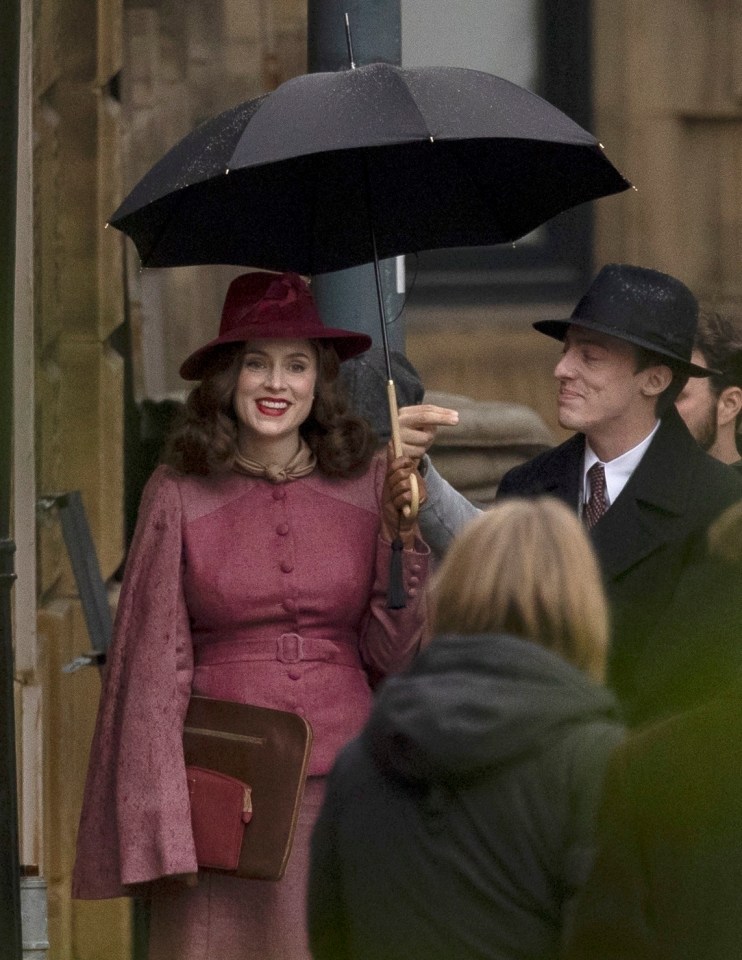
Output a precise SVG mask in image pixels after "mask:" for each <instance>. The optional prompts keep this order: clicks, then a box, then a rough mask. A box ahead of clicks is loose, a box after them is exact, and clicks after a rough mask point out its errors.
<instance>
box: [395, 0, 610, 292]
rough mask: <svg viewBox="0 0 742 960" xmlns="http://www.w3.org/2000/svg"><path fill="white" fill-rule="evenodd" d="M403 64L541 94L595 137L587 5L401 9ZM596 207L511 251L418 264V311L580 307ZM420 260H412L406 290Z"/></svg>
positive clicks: (534, 2) (425, 0)
mask: <svg viewBox="0 0 742 960" xmlns="http://www.w3.org/2000/svg"><path fill="white" fill-rule="evenodd" d="M401 8H402V64H403V66H405V67H413V66H422V65H435V64H438V65H455V66H464V67H471V68H473V69H477V70H485V71H487V72H489V73H495V74H498V75H499V76H503V77H506V78H507V79H508V80H511V81H513V82H514V83H518V84H520V85H521V86H524V87H527V88H528V89H529V90H533V91H534V92H536V93H538V94H540V95H541V96H542V97H544V98H545V99H546V100H548V101H549V102H550V103H553V104H554V105H555V106H557V107H559V108H560V109H561V110H564V112H565V113H567V114H568V115H569V116H570V117H571V118H572V119H573V120H575V121H576V122H577V123H579V124H580V125H581V126H583V127H585V128H587V129H588V130H589V129H590V124H591V111H590V72H591V67H590V18H589V3H588V2H587V0H561V2H560V3H558V4H557V3H555V2H553V0H467V3H466V4H465V5H460V6H457V5H453V6H452V5H451V3H450V0H401ZM590 208H591V204H589V203H588V204H583V205H581V206H580V207H577V208H575V209H573V210H568V211H566V212H565V213H563V214H560V215H559V216H558V217H555V218H554V219H553V220H550V221H549V222H548V223H546V224H544V225H543V226H541V227H540V228H539V229H538V230H536V231H534V232H533V233H532V234H530V235H529V236H528V237H525V238H523V239H521V240H519V241H518V242H517V243H516V244H515V245H512V246H511V245H500V246H495V247H468V248H457V249H452V250H436V251H427V252H424V253H421V254H419V255H418V258H417V278H416V280H415V303H416V304H424V303H425V302H436V303H445V302H448V303H452V304H457V303H458V304H465V303H467V302H471V301H477V302H479V303H486V302H488V301H491V302H492V301H502V300H504V299H507V300H509V301H511V302H524V301H533V300H537V299H544V300H546V299H548V300H553V299H565V300H573V299H576V298H577V297H578V296H579V295H580V294H581V292H582V290H583V289H584V287H585V286H586V285H587V283H588V282H589V278H590V274H591V272H592V262H591V252H592V212H591V209H590ZM415 269H416V267H415V259H414V258H413V257H408V258H407V275H408V282H411V281H412V277H413V275H414V273H415Z"/></svg>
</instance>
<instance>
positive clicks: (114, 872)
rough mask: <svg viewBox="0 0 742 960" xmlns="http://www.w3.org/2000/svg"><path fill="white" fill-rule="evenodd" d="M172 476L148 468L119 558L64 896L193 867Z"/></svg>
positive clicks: (184, 649) (185, 622)
mask: <svg viewBox="0 0 742 960" xmlns="http://www.w3.org/2000/svg"><path fill="white" fill-rule="evenodd" d="M182 554H183V550H182V505H181V497H180V491H179V487H178V480H177V476H176V475H175V474H174V473H173V472H172V471H171V470H169V469H168V468H167V467H158V468H157V470H156V471H155V473H154V474H153V475H152V477H151V478H150V480H149V482H148V484H147V486H146V488H145V491H144V494H143V497H142V503H141V506H140V510H139V518H138V521H137V527H136V531H135V534H134V538H133V542H132V545H131V549H130V552H129V556H128V558H127V562H126V571H125V576H124V581H123V584H122V589H121V596H120V600H119V606H118V611H117V615H116V620H115V626H114V636H113V641H112V644H111V647H110V650H109V651H108V657H107V663H106V667H105V674H104V679H103V687H102V692H101V700H100V706H99V710H98V718H97V722H96V728H95V733H94V736H93V741H92V746H91V751H90V761H89V767H88V775H87V782H86V785H85V792H84V797H83V806H82V814H81V818H80V827H79V832H78V838H77V857H76V862H75V868H74V873H73V887H72V895H73V897H77V898H81V899H98V898H105V897H117V896H124V895H126V894H127V893H129V892H130V890H127V887H129V886H130V885H132V884H141V883H146V882H147V881H150V880H154V879H157V878H159V877H164V876H169V875H172V874H182V873H195V872H196V870H197V866H196V854H195V849H194V846H193V835H192V832H191V820H190V806H189V801H188V788H187V783H186V775H185V762H184V758H183V746H182V736H183V722H184V718H185V713H186V710H187V707H188V700H189V696H190V690H191V679H192V674H193V650H192V643H191V636H190V628H189V618H188V611H187V609H186V604H185V599H184V593H183V569H182V565H183V559H182Z"/></svg>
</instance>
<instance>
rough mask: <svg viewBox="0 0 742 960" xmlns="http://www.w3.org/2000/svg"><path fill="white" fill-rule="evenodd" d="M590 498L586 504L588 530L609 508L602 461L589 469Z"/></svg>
mask: <svg viewBox="0 0 742 960" xmlns="http://www.w3.org/2000/svg"><path fill="white" fill-rule="evenodd" d="M587 478H588V480H589V481H590V498H589V499H588V501H587V503H586V504H585V523H586V524H587V528H588V530H590V529H591V528H592V527H594V526H595V524H596V523H597V522H598V520H600V518H601V517H602V516H603V514H604V513H605V512H606V510H607V509H608V505H607V503H606V502H605V470H604V468H603V464H602V463H594V464H593V465H592V467H590V469H589V470H588V471H587Z"/></svg>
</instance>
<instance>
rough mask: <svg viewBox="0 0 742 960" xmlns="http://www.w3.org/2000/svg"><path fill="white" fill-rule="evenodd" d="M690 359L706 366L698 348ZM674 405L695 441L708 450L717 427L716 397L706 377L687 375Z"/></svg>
mask: <svg viewBox="0 0 742 960" xmlns="http://www.w3.org/2000/svg"><path fill="white" fill-rule="evenodd" d="M691 361H692V362H693V363H697V364H698V365H699V366H702V367H705V366H707V363H706V358H705V357H704V355H703V354H702V353H701V351H700V350H694V351H693V353H692V354H691ZM675 406H676V407H677V408H678V413H679V414H680V416H681V417H682V418H683V420H685V425H686V426H687V427H688V429H689V430H690V432H691V433H692V434H693V438H694V439H695V441H696V443H698V445H699V446H700V447H701V448H702V449H703V450H710V449H711V448H712V447H713V445H714V444H715V443H716V436H717V433H718V429H719V427H718V423H717V418H716V413H717V399H716V397H715V396H714V394H713V392H712V390H711V384H710V383H709V380H708V377H689V378H688V382H687V383H686V385H685V386H684V387H683V390H682V392H681V393H680V396H679V397H678V399H677V400H676V401H675Z"/></svg>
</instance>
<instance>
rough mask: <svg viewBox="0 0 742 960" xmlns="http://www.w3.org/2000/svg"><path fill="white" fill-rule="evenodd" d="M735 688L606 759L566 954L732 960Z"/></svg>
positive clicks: (738, 722) (740, 936) (572, 959)
mask: <svg viewBox="0 0 742 960" xmlns="http://www.w3.org/2000/svg"><path fill="white" fill-rule="evenodd" d="M740 890H742V685H741V684H739V683H737V684H736V685H733V687H732V688H729V690H728V691H727V693H726V694H724V695H722V696H720V697H718V698H717V699H716V700H714V701H711V702H710V703H708V704H706V705H704V706H703V707H699V708H697V709H696V710H694V711H690V712H689V713H686V714H682V715H680V716H677V717H673V718H671V719H670V720H666V721H664V722H662V723H659V724H655V725H653V726H652V727H649V728H648V729H646V730H644V731H642V732H641V733H639V734H636V735H634V736H633V737H632V738H631V739H630V740H629V741H627V742H626V743H625V744H624V745H622V746H621V747H619V748H618V750H617V751H616V753H615V754H614V756H613V758H612V760H611V763H610V765H609V770H608V775H607V777H606V784H605V800H604V803H603V807H602V809H601V814H600V817H599V840H598V853H597V857H596V861H595V866H594V869H593V873H592V875H591V876H590V878H589V879H588V882H587V884H586V886H585V888H584V890H583V892H582V895H581V897H580V898H579V899H578V904H577V908H576V911H575V917H574V929H573V933H572V939H571V944H570V948H569V950H568V951H567V954H566V958H567V960H598V958H600V960H732V958H734V957H738V956H739V955H740V952H741V949H742V948H741V945H742V911H740Z"/></svg>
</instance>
